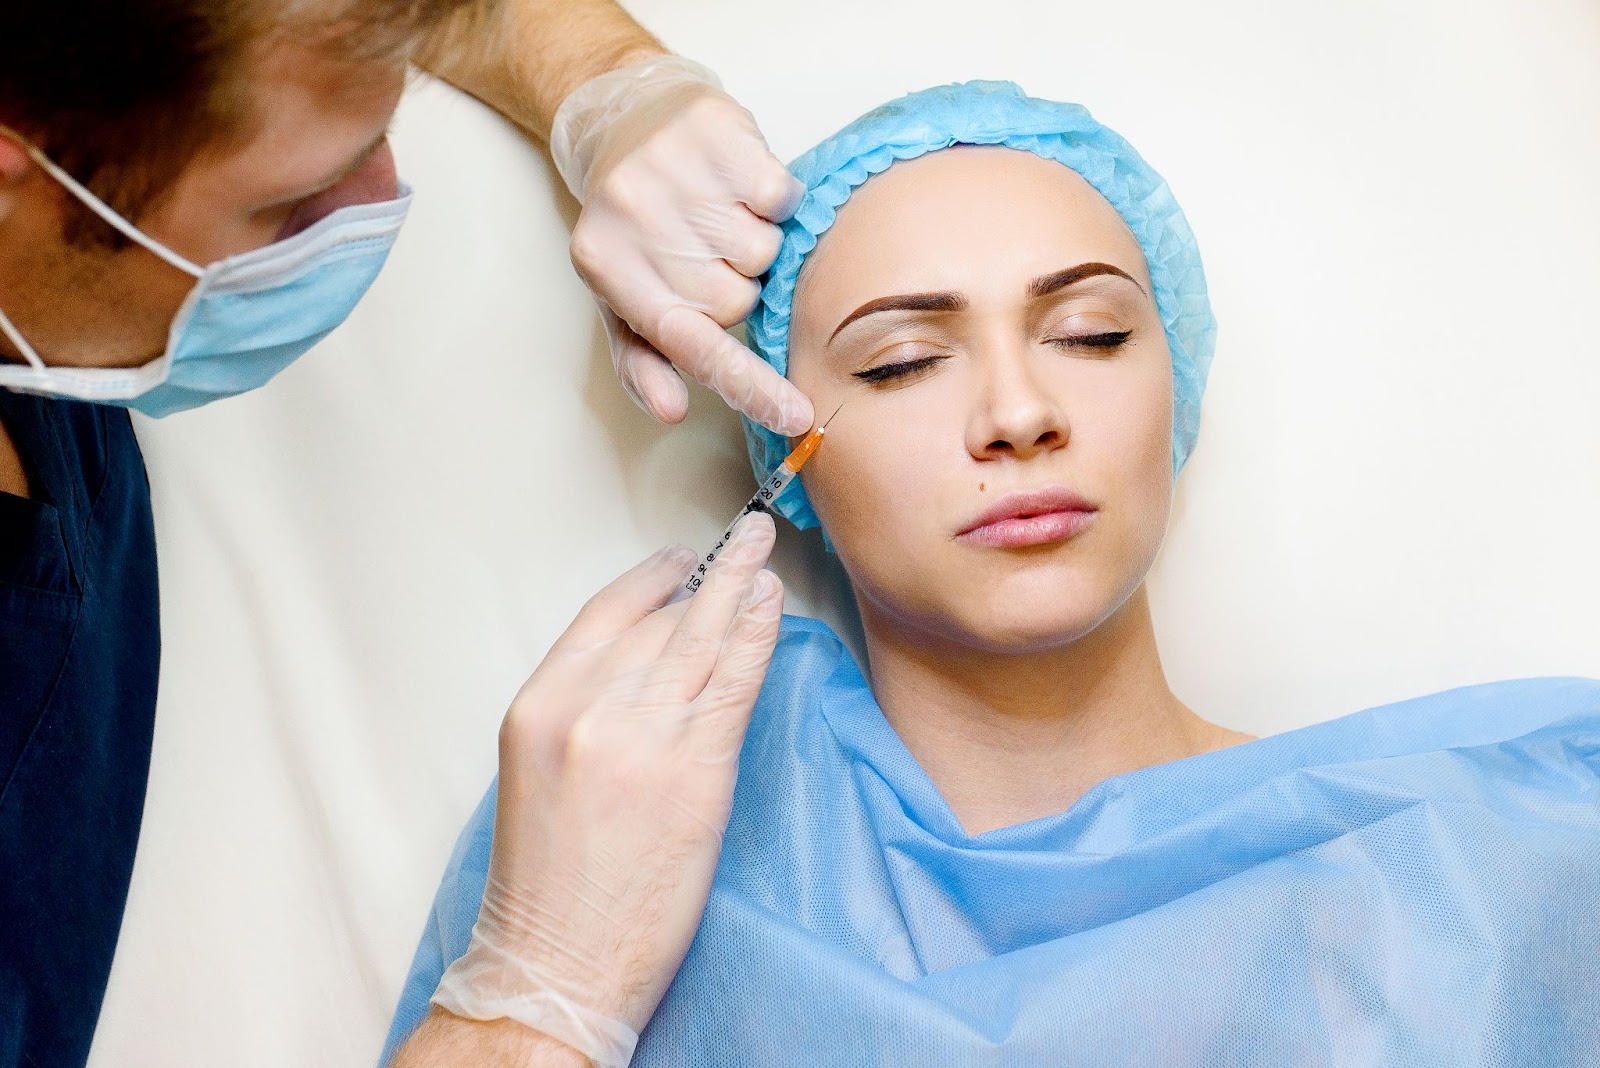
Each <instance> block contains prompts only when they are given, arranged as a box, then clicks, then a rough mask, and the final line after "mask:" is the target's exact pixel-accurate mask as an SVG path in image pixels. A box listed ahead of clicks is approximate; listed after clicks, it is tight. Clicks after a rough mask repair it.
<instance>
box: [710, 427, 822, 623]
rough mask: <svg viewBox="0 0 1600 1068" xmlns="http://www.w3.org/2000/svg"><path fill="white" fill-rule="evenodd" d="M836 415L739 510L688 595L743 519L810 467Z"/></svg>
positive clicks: (806, 439) (802, 441)
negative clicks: (813, 455) (823, 436)
mask: <svg viewBox="0 0 1600 1068" xmlns="http://www.w3.org/2000/svg"><path fill="white" fill-rule="evenodd" d="M843 407H844V405H842V404H841V405H839V408H843ZM839 408H835V409H834V410H833V415H838V414H839ZM833 415H830V416H828V419H827V422H824V423H823V424H822V425H821V426H819V427H817V428H816V429H815V430H813V431H811V433H809V434H807V435H806V436H805V437H804V438H802V439H800V444H798V445H796V446H795V447H794V451H793V452H791V453H790V454H789V455H788V456H785V457H784V458H783V463H781V464H779V465H778V469H777V470H776V471H774V472H772V475H771V477H769V478H768V479H767V480H766V481H765V482H763V483H762V484H761V488H760V489H758V490H756V495H755V496H754V497H751V498H750V500H749V502H747V503H746V504H745V506H744V507H743V508H741V509H739V514H738V515H736V516H734V517H733V522H732V523H729V524H728V529H727V530H724V531H723V532H722V537H720V538H718V539H717V543H716V544H715V545H713V546H712V547H711V551H710V552H708V553H706V555H705V556H704V558H702V559H701V561H700V563H699V564H698V565H697V566H696V567H695V569H694V574H692V575H690V576H689V581H688V582H685V583H684V584H683V588H684V590H685V591H686V592H688V593H693V592H694V591H695V590H698V589H699V588H700V584H701V583H702V582H704V581H705V577H706V570H707V569H708V568H710V567H711V563H712V561H714V560H715V559H716V558H717V557H718V556H720V555H722V550H723V549H726V548H727V547H728V542H730V541H732V540H733V528H734V527H736V526H738V525H739V520H741V519H743V518H744V517H745V516H747V515H749V514H750V513H751V512H765V511H767V510H768V509H769V507H770V506H771V504H772V502H773V501H775V500H777V499H778V494H780V493H782V492H783V490H784V487H785V486H787V485H788V484H789V483H790V482H792V481H794V476H796V475H798V474H799V473H800V469H801V468H802V467H804V466H805V465H806V461H807V460H809V459H811V454H812V453H814V452H816V451H817V446H818V445H821V444H822V435H823V434H825V433H827V430H828V423H831V422H833Z"/></svg>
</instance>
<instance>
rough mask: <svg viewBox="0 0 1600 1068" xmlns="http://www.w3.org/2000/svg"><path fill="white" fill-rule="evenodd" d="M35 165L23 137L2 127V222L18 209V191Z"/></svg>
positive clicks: (0, 216)
mask: <svg viewBox="0 0 1600 1068" xmlns="http://www.w3.org/2000/svg"><path fill="white" fill-rule="evenodd" d="M35 166H36V164H35V163H34V162H33V159H32V157H30V156H29V155H28V149H27V146H26V145H24V144H23V142H22V139H21V138H19V137H18V136H17V135H16V134H13V133H11V132H10V131H9V130H7V129H5V128H4V127H0V222H3V221H4V220H5V219H7V218H8V217H9V216H10V215H11V213H12V212H13V211H15V210H16V206H17V200H18V192H19V191H20V189H21V187H22V184H23V183H24V182H26V181H27V179H28V173H29V172H30V171H32V170H33V168H34V167H35Z"/></svg>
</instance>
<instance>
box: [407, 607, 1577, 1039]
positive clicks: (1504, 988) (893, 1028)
mask: <svg viewBox="0 0 1600 1068" xmlns="http://www.w3.org/2000/svg"><path fill="white" fill-rule="evenodd" d="M1597 782H1600V682H1594V681H1590V680H1584V679H1536V680H1526V681H1517V682H1503V683H1494V684H1491V685H1484V686H1474V687H1470V688H1467V689H1461V690H1452V691H1449V692H1446V693H1440V694H1435V695H1433V696H1429V697H1421V698H1417V699H1415V700H1409V701H1402V702H1400V703H1398V704H1392V705H1387V706H1384V707H1381V708H1375V709H1370V710H1368V711H1364V712H1357V713H1355V714H1353V715H1349V716H1345V717H1343V718H1341V719H1336V720H1332V721H1329V722H1326V723H1322V724H1318V725H1315V726H1311V727H1305V728H1302V729H1299V730H1294V731H1289V732H1287V733H1284V734H1279V735H1274V736H1271V737H1267V738H1263V739H1260V740H1258V741H1254V742H1247V743H1245V744H1242V745H1237V746H1233V747H1231V748H1228V749H1222V750H1218V751H1216V752H1213V753H1206V754H1202V755H1199V756H1195V757H1190V758H1187V759H1184V760H1179V761H1176V762H1173V763H1169V764H1162V765H1158V766H1156V767H1151V768H1145V769H1141V770H1138V771H1134V772H1129V773H1127V774H1123V775H1118V776H1115V777H1113V778H1110V779H1107V780H1106V781H1104V782H1102V783H1101V784H1099V785H1098V786H1096V787H1095V788H1094V789H1092V790H1090V791H1089V792H1088V793H1087V794H1085V795H1084V796H1083V797H1082V799H1080V800H1079V801H1078V802H1077V803H1076V804H1074V805H1073V806H1072V807H1071V808H1070V809H1069V810H1067V811H1066V812H1064V813H1061V814H1060V815H1057V816H1052V817H1048V818H1044V819H1039V820H1034V821H1031V822H1028V823H1024V824H1019V825H1017V826H1014V827H1008V828H1004V829H1001V830H997V831H991V832H988V833H985V834H981V835H977V836H972V837H969V836H968V835H966V834H965V833H963V831H962V829H961V827H960V825H959V824H958V823H957V821H956V819H955V817H954V816H953V815H952V813H951V812H950V810H949V808H948V807H947V806H946V805H945V803H944V801H943V800H942V798H941V797H940V795H939V793H938V791H937V790H936V789H935V787H934V786H933V784H932V783H931V782H930V781H929V780H928V778H927V777H926V776H925V775H924V774H923V772H922V770H921V769H920V768H919V766H918V765H917V764H916V762H915V761H914V760H913V759H912V758H911V756H910V754H909V753H908V752H907V751H906V749H905V748H904V747H903V745H902V744H901V742H900V740H899V738H898V736H897V735H896V734H895V733H894V731H893V730H892V729H891V728H890V726H889V725H888V723H887V721H886V720H885V719H884V718H883V715H882V713H881V711H880V710H879V708H878V706H877V704H876V703H875V702H874V700H873V697H872V694H871V692H870V691H869V689H868V687H867V684H866V682H865V681H864V680H863V678H862V676H861V673H860V672H859V671H858V669H857V668H856V665H855V663H854V662H853V660H852V659H851V657H850V654H849V653H848V652H847V651H846V649H845V648H844V646H843V645H842V644H841V643H840V641H839V639H838V638H837V637H836V636H835V635H834V634H833V633H832V632H831V631H830V630H828V628H827V627H826V626H825V625H824V624H822V623H819V622H816V621H814V620H806V619H796V618H789V619H787V620H786V621H785V624H784V631H783V635H782V637H781V639H780V642H779V645H778V649H777V652H776V654H775V656H774V659H773V665H772V670H771V672H770V674H769V675H768V678H767V683H766V687H765V689H764V690H763V691H762V694H761V698H760V700H759V702H758V703H757V705H756V709H755V714H754V718H753V720H752V723H751V727H750V731H749V734H748V737H747V740H746V742H745V746H744V751H743V754H742V758H741V765H740V772H739V781H738V787H737V790H736V792H735V796H734V804H733V815H732V819H731V821H730V823H729V826H728V833H727V838H726V842H725V845H724V847H723V854H722V861H721V865H720V867H719V868H718V871H717V876H716V880H715V884H714V886H713V889H712V893H711V899H710V902H709V904H708V905H707V908H706V912H705V917H704V920H703V921H702V923H701V926H700V930H699V932H698V934H697V935H696V938H695V941H694V944H693V946H692V947H691V948H690V950H689V955H688V958H687V959H686V960H685V961H684V964H683V967H682V969H681V970H680V971H679V973H678V976H677V979H676V981H675V982H674V983H673V985H672V987H671V989H670V990H669V992H668V994H667V996H666V999H665V1000H664V1001H663V1002H662V1004H661V1006H660V1008H659V1010H658V1011H657V1013H656V1015H655V1018H654V1019H653V1020H652V1021H651V1023H650V1025H649V1026H648V1027H647V1028H646V1030H645V1032H644V1034H643V1036H642V1037H641V1041H640V1044H639V1048H638V1052H637V1053H636V1054H635V1056H634V1059H633V1064H635V1065H638V1066H648V1068H658V1066H659V1068H666V1066H673V1068H691V1066H692V1068H723V1066H726V1068H748V1066H752V1065H762V1066H794V1068H800V1066H805V1068H816V1066H818V1065H828V1066H856V1065H860V1066H866V1065H873V1066H904V1068H930V1066H935V1065H974V1066H978V1065H985V1066H987V1065H1006V1066H1016V1068H1024V1066H1026V1068H1038V1066H1045V1065H1051V1066H1053V1065H1072V1066H1078V1065H1082V1066H1094V1068H1111V1066H1114V1068H1124V1066H1154V1065H1160V1066H1167V1065H1207V1066H1223V1065H1227V1066H1233V1065H1239V1066H1245V1065H1248V1066H1252V1068H1257V1066H1264V1068H1285V1066H1303V1065H1351V1066H1361V1068H1375V1066H1402V1065H1403V1066H1430V1068H1431V1066H1438V1068H1445V1066H1449V1068H1463V1066H1483V1065H1507V1066H1510V1065H1516V1066H1520V1068H1529V1066H1538V1068H1556V1066H1560V1068H1574V1066H1582V1065H1600V919H1597V916H1600V908H1597V905H1600V789H1597ZM493 819H494V798H493V790H492V789H491V790H490V795H489V796H488V797H486V798H485V799H484V802H483V804H482V805H481V806H479V808H478V810H477V812H476V813H475V814H474V815H473V817H472V818H471V820H470V821H469V822H468V824H467V827H466V830H465V831H464V832H463V833H462V835H461V839H460V841H459V843H458V844H457V846H456V850H455V854H454V856H452V857H451V859H450V863H449V868H448V870H447V871H446V873H445V877H444V881H443V884H442V885H441V886H440V888H439V894H438V897H437V899H436V900H435V902H434V906H433V912H432V915H431V916H430V918H429V921H428V925H427V929H426V931H425V932H424V935H423V939H422V944H421V946H420V947H419V948H418V950H417V955H416V959H415V961H414V963H413V965H412V970H411V975H410V978H409V980H408V982H407V984H406V988H405V992H404V994H403V996H402V998H401V1002H400V1007H399V1011H398V1013H397V1015H396V1017H395V1020H394V1024H393V1028H392V1031H391V1036H390V1045H389V1048H388V1049H387V1050H386V1051H385V1054H384V1059H385V1061H387V1060H388V1057H389V1056H390V1055H391V1054H392V1052H393V1049H394V1047H395V1046H397V1045H398V1042H399V1040H400V1039H401V1038H403V1037H404V1036H405V1035H406V1034H407V1033H408V1032H409V1031H410V1030H412V1029H413V1028H414V1027H415V1026H416V1025H417V1024H418V1023H419V1022H420V1020H421V1019H422V1017H423V1015H424V1014H425V1013H426V1012H427V1006H428V998H429V996H430V995H431V993H432V991H433V988H434V985H435V984H436V983H437V981H438V979H439V976H440V975H441V974H442V973H443V971H444V969H445V967H446V966H447V965H448V964H449V963H450V962H451V961H452V960H454V959H455V958H456V957H457V956H459V955H460V954H461V953H462V952H464V951H465V949H466V946H467V941H468V937H469V935H470V933H471V930H472V924H473V922H474V920H475V919H476V917H477V912H478V903H479V898H480V896H481V894H482V891H483V884H484V876H485V873H486V871H487V869H488V863H489V843H490V837H491V835H492V832H493Z"/></svg>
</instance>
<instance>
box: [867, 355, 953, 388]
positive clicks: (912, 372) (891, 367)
mask: <svg viewBox="0 0 1600 1068" xmlns="http://www.w3.org/2000/svg"><path fill="white" fill-rule="evenodd" d="M949 358H950V357H948V356H921V357H918V358H917V359H914V360H901V361H900V362H898V363H882V364H879V365H878V366H876V367H869V368H867V369H866V370H865V371H856V372H855V377H857V378H859V379H861V380H862V381H863V382H871V383H873V384H874V385H879V384H885V383H890V382H892V383H894V384H896V385H900V384H903V383H906V382H910V381H913V380H914V379H917V378H920V377H922V376H923V375H924V374H926V373H927V372H929V371H931V370H932V369H933V366H934V365H935V364H937V363H939V362H940V361H942V360H947V359H949Z"/></svg>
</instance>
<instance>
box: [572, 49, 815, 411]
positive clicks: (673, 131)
mask: <svg viewBox="0 0 1600 1068" xmlns="http://www.w3.org/2000/svg"><path fill="white" fill-rule="evenodd" d="M550 151H551V154H552V155H553V156H554V157H555V162H556V168H557V169H558V170H559V171H560V172H561V177H562V178H563V179H565V180H566V183H567V187H568V188H569V189H571V190H572V194H573V196H575V197H577V198H578V199H579V200H580V201H582V202H583V205H584V207H583V213H582V214H581V215H580V216H579V217H578V223H577V226H576V227H575V228H574V230H573V234H572V262H573V265H574V266H575V267H576V268H577V270H578V274H579V275H580V276H581V277H582V278H583V280H584V281H585V282H586V283H587V284H588V286H589V288H590V289H592V290H593V291H594V293H595V296H596V297H597V298H598V300H599V302H600V314H601V317H602V318H603V319H604V320H605V326H606V333H607V335H608V337H609V338H610V341H611V357H612V361H613V362H614V363H615V364H616V368H617V375H618V376H619V377H620V378H621V379H622V384H623V386H624V388H626V389H627V391H628V393H629V394H630V395H632V397H633V399H634V400H635V401H637V402H638V403H639V405H640V407H642V408H644V409H645V410H646V411H648V412H650V413H651V414H653V415H654V416H655V417H656V418H658V419H661V420H663V421H665V422H668V423H676V422H678V421H680V420H681V419H683V417H684V415H685V414H687V412H688V404H689V394H688V390H687V389H686V388H685V387H684V384H683V380H682V379H680V378H679V377H678V375H677V373H676V372H675V371H674V370H673V367H674V366H676V367H677V368H678V369H679V370H681V371H684V372H687V373H688V374H689V375H690V376H691V377H693V378H695V379H697V380H698V381H700V382H701V383H703V384H704V385H706V386H709V387H710V388H711V389H714V390H715V391H716V392H717V393H719V394H720V395H721V396H722V398H723V399H724V400H726V401H727V402H728V403H729V404H730V405H732V406H733V407H734V408H736V409H738V410H739V411H740V412H743V413H744V414H745V415H748V416H749V417H750V418H751V419H754V420H755V421H756V422H758V423H760V424H762V425H763V426H765V427H767V428H768V429H769V430H773V431H776V432H777V433H780V434H803V433H805V431H806V430H807V429H809V428H810V426H811V424H812V412H811V402H810V401H809V400H807V399H806V397H805V395H804V394H802V393H801V392H800V391H799V390H797V389H796V388H795V387H794V386H792V385H790V384H789V382H788V381H787V380H786V379H784V378H783V376H782V375H779V374H778V373H777V372H776V371H774V370H773V369H772V368H771V367H769V366H768V365H767V364H766V363H765V362H763V361H762V360H759V359H757V358H756V357H755V356H754V355H753V354H752V353H751V352H749V350H747V349H746V348H745V347H744V346H743V345H741V344H739V343H738V342H737V341H735V340H734V339H733V338H732V337H730V336H729V335H728V334H727V333H726V332H725V331H724V329H723V328H724V327H729V326H733V325H734V324H735V323H738V322H740V321H742V320H743V319H744V318H745V316H746V315H748V314H749V313H750V310H751V309H752V308H753V307H754V306H755V301H756V297H757V295H758V293H759V292H760V287H759V286H758V285H757V284H756V282H755V281H754V279H755V278H756V277H758V276H759V275H760V274H761V273H762V272H763V271H765V270H766V269H767V268H768V267H769V266H770V265H771V264H772V261H773V259H774V257H776V256H777V253H778V244H779V239H780V230H779V228H778V226H777V225H775V224H776V223H780V222H782V221H783V220H784V219H787V218H788V217H789V216H790V215H791V214H793V212H794V210H795V208H796V207H797V206H798V205H799V203H800V198H801V196H802V195H803V194H804V192H805V187H804V186H802V185H801V184H800V182H799V181H798V180H797V179H795V178H794V177H793V176H791V175H790V174H789V172H788V171H787V170H786V169H785V168H784V166H783V164H782V163H780V162H779V161H778V159H777V158H776V157H775V156H773V155H772V153H771V151H770V150H769V149H768V148H767V143H766V140H765V139H764V138H763V137H762V136H761V131H760V130H758V129H757V128H756V124H755V120H754V119H753V118H752V117H751V115H750V113H749V112H748V111H746V110H745V109H744V108H742V107H740V106H739V104H738V102H737V101H735V100H734V99H733V98H732V97H730V96H728V95H727V94H726V93H724V92H723V91H722V88H721V85H720V84H719V83H718V81H717V78H716V76H715V75H714V74H712V73H711V72H710V71H709V70H707V69H706V68H704V67H702V66H700V65H699V64H698V63H694V62H691V61H690V60H687V59H684V58H682V57H681V56H656V57H652V58H650V59H647V60H644V61H642V62H639V63H633V64H630V65H628V66H625V67H621V68H619V69H617V70H614V71H612V72H610V73H609V74H603V75H601V76H599V77H598V78H594V79H592V80H590V81H588V82H586V83H584V84H583V85H581V86H579V87H578V88H577V89H575V90H574V91H573V92H572V93H571V94H569V95H568V96H567V98H566V99H565V100H564V101H563V102H562V104H561V107H560V108H559V109H558V110H557V112H556V116H555V126H554V130H553V131H552V133H551V137H550Z"/></svg>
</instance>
